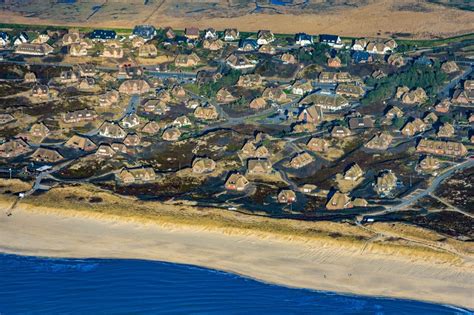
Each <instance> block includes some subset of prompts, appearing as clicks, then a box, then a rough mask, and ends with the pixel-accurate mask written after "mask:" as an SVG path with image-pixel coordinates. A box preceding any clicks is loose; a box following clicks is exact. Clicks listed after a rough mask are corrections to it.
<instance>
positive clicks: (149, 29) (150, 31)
mask: <svg viewBox="0 0 474 315" xmlns="http://www.w3.org/2000/svg"><path fill="white" fill-rule="evenodd" d="M155 36H156V29H155V27H154V26H152V25H136V26H135V27H134V28H133V31H132V38H133V37H140V38H143V39H144V40H146V41H149V40H152V39H153V38H154V37H155Z"/></svg>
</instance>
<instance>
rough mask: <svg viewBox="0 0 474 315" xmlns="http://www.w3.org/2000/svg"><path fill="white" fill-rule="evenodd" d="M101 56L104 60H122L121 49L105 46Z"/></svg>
mask: <svg viewBox="0 0 474 315" xmlns="http://www.w3.org/2000/svg"><path fill="white" fill-rule="evenodd" d="M101 56H102V57H104V58H115V59H120V58H123V49H122V47H109V46H105V47H104V50H103V51H102V55H101Z"/></svg>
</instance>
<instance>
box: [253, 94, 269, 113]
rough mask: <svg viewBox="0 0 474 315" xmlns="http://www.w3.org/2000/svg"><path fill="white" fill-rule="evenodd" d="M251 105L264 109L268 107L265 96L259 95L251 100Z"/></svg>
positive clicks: (254, 107)
mask: <svg viewBox="0 0 474 315" xmlns="http://www.w3.org/2000/svg"><path fill="white" fill-rule="evenodd" d="M249 107H250V108H251V109H256V110H258V109H263V108H265V107H267V101H266V100H265V99H264V98H263V97H257V98H254V99H253V100H252V101H251V102H250V104H249Z"/></svg>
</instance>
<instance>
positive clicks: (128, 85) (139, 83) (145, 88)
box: [119, 80, 151, 95]
mask: <svg viewBox="0 0 474 315" xmlns="http://www.w3.org/2000/svg"><path fill="white" fill-rule="evenodd" d="M150 89H151V88H150V85H149V84H148V83H147V82H146V81H145V80H127V81H125V82H123V83H122V84H121V85H120V87H119V92H120V93H122V94H128V95H135V94H145V93H148V92H149V91H150Z"/></svg>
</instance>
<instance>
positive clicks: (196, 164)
mask: <svg viewBox="0 0 474 315" xmlns="http://www.w3.org/2000/svg"><path fill="white" fill-rule="evenodd" d="M215 169H216V162H214V160H212V159H209V158H196V159H194V161H193V173H195V174H206V173H212V172H213V171H214V170H215Z"/></svg>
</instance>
